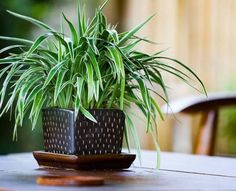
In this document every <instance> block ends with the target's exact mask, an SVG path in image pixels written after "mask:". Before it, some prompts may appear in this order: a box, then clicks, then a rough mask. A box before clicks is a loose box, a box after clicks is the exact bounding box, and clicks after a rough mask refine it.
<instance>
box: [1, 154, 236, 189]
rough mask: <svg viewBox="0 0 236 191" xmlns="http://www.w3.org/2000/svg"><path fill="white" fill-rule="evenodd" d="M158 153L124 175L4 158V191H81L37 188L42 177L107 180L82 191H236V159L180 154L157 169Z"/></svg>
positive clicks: (29, 157) (145, 156) (144, 156)
mask: <svg viewBox="0 0 236 191" xmlns="http://www.w3.org/2000/svg"><path fill="white" fill-rule="evenodd" d="M156 156H157V155H156V152H153V151H143V152H142V166H141V167H140V165H139V161H138V160H137V159H136V160H135V162H134V165H132V167H130V168H129V169H127V170H122V171H76V170H62V169H44V168H40V167H39V166H38V164H37V162H36V161H35V160H34V158H33V156H32V154H31V153H23V154H11V155H6V156H0V191H2V190H22V191H23V190H24V191H27V190H30V191H32V190H34V191H37V190H45V191H47V190H53V191H57V190H78V187H52V186H40V185H37V184H36V178H37V177H38V176H42V175H82V176H84V175H89V176H100V177H104V178H105V185H104V186H99V187H80V189H81V190H91V189H92V190H103V191H105V190H236V159H235V158H224V157H207V156H197V155H188V154H179V153H165V152H163V153H162V154H161V168H160V170H157V169H155V166H156Z"/></svg>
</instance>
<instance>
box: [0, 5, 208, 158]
mask: <svg viewBox="0 0 236 191" xmlns="http://www.w3.org/2000/svg"><path fill="white" fill-rule="evenodd" d="M106 3H107V2H105V3H104V4H103V5H102V6H100V7H99V8H98V9H97V10H96V12H95V16H94V17H93V18H92V19H91V20H89V21H88V20H87V18H86V17H85V13H84V11H83V10H81V9H80V6H79V8H78V12H77V14H78V24H77V25H76V26H75V25H74V24H72V22H71V21H69V19H68V18H67V17H66V16H65V15H64V14H62V21H61V29H60V30H59V31H58V30H56V29H54V28H52V27H50V26H48V25H47V24H45V23H43V22H41V21H39V20H36V19H34V18H31V17H27V16H24V15H20V14H17V13H14V12H11V11H8V12H9V13H10V14H12V15H14V16H16V17H18V18H20V19H24V20H26V21H28V22H31V23H32V24H34V25H36V26H38V27H40V28H41V29H44V32H43V34H41V35H40V36H38V37H37V38H36V40H34V41H31V40H27V39H20V38H15V37H3V36H1V37H0V39H3V40H8V41H14V42H15V44H14V45H11V46H8V47H6V48H4V49H2V50H1V52H3V51H8V52H9V51H10V52H11V51H13V49H17V50H18V51H17V53H10V54H9V55H8V56H7V57H5V58H3V59H0V64H3V65H5V67H4V68H3V69H2V70H1V72H0V77H1V78H3V76H4V80H3V86H2V89H1V92H0V93H1V98H0V99H1V100H0V104H1V105H0V106H1V110H2V111H1V115H2V114H3V113H4V112H7V111H8V110H10V109H11V108H12V107H13V108H14V113H15V127H14V133H13V134H14V138H17V127H18V126H22V123H23V120H24V118H26V117H28V118H29V119H30V120H31V122H32V128H33V129H34V127H35V125H36V123H37V121H38V118H39V117H40V114H41V112H42V121H43V134H44V146H45V151H48V152H54V153H62V154H69V155H70V154H75V155H89V154H108V153H112V154H119V153H120V152H121V148H122V140H123V135H125V138H126V142H127V145H129V137H128V134H129V131H133V129H134V124H133V121H132V118H131V116H130V113H129V111H128V109H129V108H130V106H131V104H134V105H136V106H137V108H139V109H140V110H141V111H142V113H143V114H144V116H145V117H146V131H147V132H151V133H152V134H153V135H155V133H153V132H155V131H154V129H155V127H156V124H155V121H156V117H157V116H158V115H159V116H161V118H162V113H161V111H160V109H159V106H158V104H157V103H156V101H155V99H154V97H153V96H152V93H155V94H156V95H159V96H161V95H163V96H161V98H162V99H164V100H166V101H167V91H166V85H165V82H164V80H163V78H162V72H168V73H169V74H170V75H174V76H176V77H177V78H179V79H181V80H183V81H184V82H187V83H188V82H189V81H190V79H191V78H195V79H196V80H197V81H198V82H199V83H200V85H201V86H202V87H203V90H204V91H205V88H204V85H203V83H202V81H201V80H200V79H199V77H198V76H197V75H196V74H195V73H194V72H193V71H192V70H191V69H190V68H189V67H187V66H186V65H184V64H182V63H181V62H179V61H177V60H175V59H172V58H169V57H165V56H162V55H161V53H162V51H160V52H157V53H156V54H152V55H150V54H147V53H144V52H140V51H137V50H136V49H135V46H136V45H138V44H139V43H141V42H143V41H145V42H146V43H151V42H150V41H148V40H146V39H143V38H140V37H137V36H136V35H135V34H136V32H137V31H139V30H140V29H141V28H142V27H143V26H144V25H145V24H146V23H147V22H148V21H149V20H150V19H151V18H152V16H151V17H150V18H148V19H147V20H146V21H144V22H143V23H141V24H139V25H137V26H136V27H134V28H133V29H131V30H129V31H127V32H122V33H118V32H117V30H116V27H115V26H112V25H110V24H108V23H107V19H106V17H105V16H104V14H103V13H102V10H103V7H104V6H105V5H106ZM64 25H66V26H65V27H68V28H69V30H70V34H66V33H65V32H64ZM13 52H14V51H13ZM171 62H173V63H175V64H178V65H179V67H181V69H178V68H175V67H174V66H172V65H171ZM153 84H155V85H158V86H159V87H160V88H161V90H162V91H163V93H161V92H156V91H155V89H154V87H153ZM6 92H9V93H10V95H9V98H8V100H7V101H6V103H5V104H3V102H4V100H5V99H6V98H5V97H6ZM136 138H137V137H135V136H134V139H136ZM154 140H155V137H154Z"/></svg>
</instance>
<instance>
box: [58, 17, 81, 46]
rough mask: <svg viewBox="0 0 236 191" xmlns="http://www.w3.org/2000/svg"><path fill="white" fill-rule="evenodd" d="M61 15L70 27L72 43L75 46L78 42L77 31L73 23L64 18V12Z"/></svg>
mask: <svg viewBox="0 0 236 191" xmlns="http://www.w3.org/2000/svg"><path fill="white" fill-rule="evenodd" d="M62 14H63V13H62ZM63 17H64V19H65V21H66V22H67V24H68V26H69V28H70V32H71V36H72V41H73V44H74V45H75V46H77V45H78V43H79V38H78V34H77V31H76V29H75V27H74V25H73V24H72V23H71V22H70V21H69V20H68V19H67V18H66V16H65V15H64V14H63Z"/></svg>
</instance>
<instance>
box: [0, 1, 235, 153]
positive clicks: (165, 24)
mask: <svg viewBox="0 0 236 191" xmlns="http://www.w3.org/2000/svg"><path fill="white" fill-rule="evenodd" d="M101 2H102V1H99V0H86V9H87V12H88V17H91V16H92V14H93V11H94V9H95V8H96V7H97V5H98V4H99V3H101ZM75 5H76V0H67V1H63V0H11V1H9V0H1V1H0V17H1V20H0V26H1V28H0V35H3V36H17V37H24V38H29V39H34V38H35V36H36V34H38V33H40V31H38V29H36V28H34V27H33V26H32V25H31V24H29V23H27V22H24V21H21V20H19V19H17V18H14V17H13V16H11V15H9V14H7V12H6V10H8V9H9V10H12V11H15V12H19V13H21V14H25V15H28V16H31V17H35V18H37V19H40V20H43V21H44V22H46V23H48V24H49V25H52V26H54V27H58V28H59V24H60V19H59V18H60V13H61V12H62V11H63V12H64V13H65V14H66V15H67V16H68V17H69V18H71V19H72V20H73V21H76V15H75V14H73V12H76V9H75V7H76V6H75ZM104 12H105V14H106V15H107V17H108V19H109V22H110V23H112V24H118V30H119V31H120V32H121V31H124V30H127V29H130V28H132V27H133V26H135V25H137V24H138V23H140V22H142V21H143V20H145V19H146V18H147V17H148V16H150V15H152V14H153V13H156V16H155V18H154V19H152V20H151V21H150V22H149V23H148V24H147V25H146V26H145V27H144V28H143V30H141V31H140V32H139V35H140V36H143V37H148V38H149V39H151V40H152V41H155V42H157V43H158V44H157V45H155V46H152V45H151V46H150V45H147V44H143V45H142V46H140V47H139V49H141V50H143V51H146V52H147V53H153V52H157V51H159V50H163V49H167V48H168V51H166V52H165V54H166V55H168V56H170V57H173V58H176V59H178V60H181V61H182V62H183V63H185V64H186V65H188V66H190V67H191V68H192V69H193V70H194V71H195V72H196V73H197V74H198V76H199V77H200V78H201V79H202V80H203V82H204V84H205V86H206V88H207V90H208V92H221V91H232V92H234V91H235V90H236V76H235V71H236V64H235V62H236V27H235V22H236V20H235V18H236V1H235V0H197V1H196V0H110V2H109V3H108V5H107V7H106V8H105V10H104ZM8 43H9V42H5V41H1V42H0V48H2V47H4V46H6V45H8ZM3 56H4V55H0V57H3ZM165 79H166V81H167V85H168V87H170V88H169V95H170V99H176V98H183V97H186V96H191V95H200V93H199V92H197V91H195V90H193V89H191V88H190V87H188V86H187V85H186V84H183V83H181V82H180V81H176V79H174V78H170V77H168V76H165ZM157 99H158V98H157ZM159 103H160V104H162V102H159ZM219 117H220V124H219V131H218V133H217V147H216V152H217V153H221V154H236V110H235V109H234V108H229V109H224V110H222V111H221V112H220V116H219ZM157 120H158V131H159V140H158V141H159V143H160V146H161V149H162V150H163V151H177V152H187V153H191V152H192V150H193V146H194V141H195V138H196V131H197V127H196V121H198V120H199V116H195V117H194V118H190V117H189V116H188V117H186V116H181V115H177V116H175V117H166V120H165V121H164V122H163V121H161V120H159V119H157ZM12 124H14V121H12V122H9V115H7V114H6V115H4V116H3V117H2V118H1V119H0V154H4V153H10V152H22V151H32V150H38V149H42V130H41V128H40V124H39V125H38V126H39V127H38V128H36V130H35V131H34V132H32V131H31V127H30V124H29V123H28V122H27V121H26V122H25V124H24V126H23V127H22V128H19V136H18V137H19V138H18V141H17V142H12V130H13V126H12ZM136 125H137V128H138V129H144V128H143V126H144V124H143V122H142V121H141V120H140V121H139V120H137V124H136ZM144 134H145V131H144V130H143V131H142V130H139V135H140V136H141V137H142V139H141V140H142V142H141V145H142V148H143V149H154V145H153V143H152V142H150V140H151V139H150V138H149V137H148V136H146V135H145V136H144ZM143 137H145V138H143Z"/></svg>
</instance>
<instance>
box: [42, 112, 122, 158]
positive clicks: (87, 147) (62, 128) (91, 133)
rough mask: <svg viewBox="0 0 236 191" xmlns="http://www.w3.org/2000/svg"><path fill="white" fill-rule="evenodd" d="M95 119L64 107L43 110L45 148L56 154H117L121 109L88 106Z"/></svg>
mask: <svg viewBox="0 0 236 191" xmlns="http://www.w3.org/2000/svg"><path fill="white" fill-rule="evenodd" d="M89 111H90V112H91V114H92V115H93V116H94V117H95V118H96V120H97V121H98V123H94V122H92V121H90V120H89V119H87V118H85V117H84V116H83V115H82V114H81V113H79V115H78V117H77V120H76V122H74V118H73V116H74V112H73V111H71V110H64V109H56V108H52V109H44V110H43V130H44V147H45V151H47V152H53V153H60V154H75V155H89V154H108V153H112V154H118V153H121V148H122V139H123V131H124V124H125V116H124V113H123V112H122V111H120V110H106V109H98V110H89Z"/></svg>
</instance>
